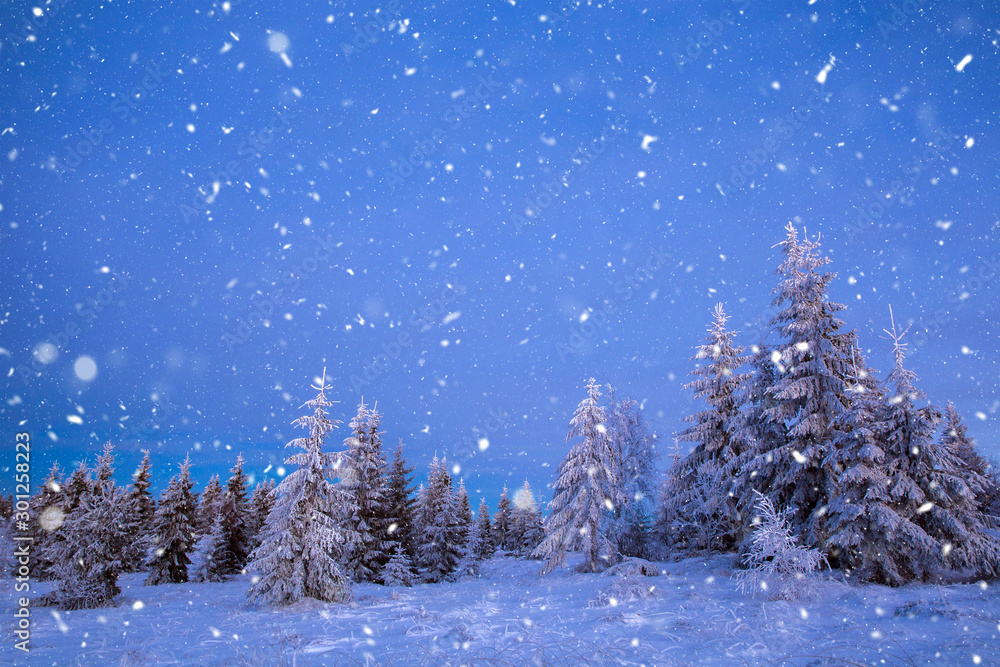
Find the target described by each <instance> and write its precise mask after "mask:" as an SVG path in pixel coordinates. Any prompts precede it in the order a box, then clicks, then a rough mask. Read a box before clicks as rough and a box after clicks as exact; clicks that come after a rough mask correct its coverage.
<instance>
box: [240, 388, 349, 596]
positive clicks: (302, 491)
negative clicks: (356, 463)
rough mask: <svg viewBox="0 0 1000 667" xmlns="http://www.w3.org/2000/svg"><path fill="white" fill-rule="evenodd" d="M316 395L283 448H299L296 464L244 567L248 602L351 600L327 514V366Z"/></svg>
mask: <svg viewBox="0 0 1000 667" xmlns="http://www.w3.org/2000/svg"><path fill="white" fill-rule="evenodd" d="M314 388H315V389H316V390H317V392H318V393H317V395H316V398H314V399H312V400H310V401H307V402H306V404H305V407H308V408H309V409H310V410H311V414H307V415H304V416H302V417H299V418H298V419H296V420H295V422H294V423H295V424H296V425H297V426H300V427H302V428H305V429H306V430H307V432H308V433H309V435H308V436H307V437H303V438H296V439H295V440H292V441H291V442H289V443H288V444H287V445H286V446H287V447H298V448H300V449H302V450H303V451H302V452H300V453H296V454H293V455H292V456H290V457H289V458H288V459H287V460H286V462H285V463H286V464H287V465H294V466H298V468H297V469H296V470H295V471H294V472H292V473H291V474H289V475H288V476H286V477H285V478H284V479H283V480H282V481H281V484H279V485H278V488H277V489H276V490H275V492H276V500H275V505H274V508H273V509H272V510H271V512H270V514H269V515H268V517H267V522H266V524H265V525H264V530H263V535H262V538H261V543H260V546H258V547H257V548H256V549H255V550H254V552H253V554H252V555H251V559H250V564H249V565H248V567H247V569H248V570H249V571H250V572H252V573H253V575H254V583H253V584H252V585H251V587H250V589H249V591H248V592H247V596H248V598H249V599H250V600H251V601H263V602H268V603H272V604H290V603H292V602H296V601H298V600H300V599H302V598H303V597H311V598H316V599H318V600H323V601H327V602H342V601H346V600H348V599H350V597H351V591H350V581H349V580H348V578H347V577H346V576H344V574H343V572H342V571H341V568H340V564H339V562H338V561H339V560H340V557H341V555H342V548H343V538H342V536H341V531H340V529H339V527H338V526H337V524H336V523H335V522H334V520H333V518H332V517H331V512H332V511H333V508H332V506H331V497H332V493H333V484H332V483H331V480H330V476H331V474H332V468H333V464H334V460H335V458H334V457H332V456H331V455H330V454H327V453H325V452H324V451H323V444H324V443H325V441H326V437H327V435H328V434H329V433H330V431H331V430H332V429H333V427H334V424H335V422H334V421H331V420H330V419H329V418H328V417H327V414H326V413H327V408H329V406H330V405H331V403H330V401H329V400H328V399H327V397H326V391H327V385H326V371H325V370H324V372H323V378H322V379H321V381H320V384H319V386H318V387H314Z"/></svg>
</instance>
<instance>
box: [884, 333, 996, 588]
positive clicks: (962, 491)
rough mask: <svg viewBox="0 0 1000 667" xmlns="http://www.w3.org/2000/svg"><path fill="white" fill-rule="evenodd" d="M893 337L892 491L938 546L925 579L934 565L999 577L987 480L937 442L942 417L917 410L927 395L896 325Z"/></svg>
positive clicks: (927, 562) (889, 432)
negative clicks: (986, 506)
mask: <svg viewBox="0 0 1000 667" xmlns="http://www.w3.org/2000/svg"><path fill="white" fill-rule="evenodd" d="M904 333H905V332H904ZM890 335H891V336H892V339H893V344H894V345H893V353H894V356H895V360H896V364H895V367H894V368H893V371H892V373H890V375H889V382H890V383H891V384H892V385H893V386H894V389H895V394H894V395H893V396H892V398H891V399H890V400H889V405H888V408H887V412H888V415H887V418H886V420H885V422H884V424H883V425H884V428H885V433H886V443H887V447H888V451H889V452H890V456H891V457H892V459H891V461H890V476H891V477H890V479H891V482H890V484H891V486H890V488H891V489H892V491H893V494H894V495H898V496H899V497H900V499H901V500H903V501H904V502H905V505H904V508H905V511H907V512H911V511H912V512H913V514H911V515H910V516H912V520H913V522H914V523H915V524H917V525H918V526H920V527H921V528H922V529H923V530H924V532H925V533H926V534H927V535H928V537H930V538H931V540H933V541H934V542H935V543H936V546H937V553H933V554H932V553H926V554H925V561H924V566H925V567H924V576H926V574H927V573H928V572H929V571H931V570H932V565H933V564H934V563H943V564H944V565H946V566H947V567H950V568H951V569H954V570H971V571H972V572H974V573H976V574H977V575H979V576H984V577H991V578H992V577H996V576H997V575H998V574H1000V540H998V539H997V538H996V536H994V535H992V534H989V533H988V532H987V530H986V528H987V527H986V521H985V517H984V516H983V513H982V507H981V505H980V504H979V501H978V497H977V494H978V492H980V491H981V490H983V489H984V488H985V487H986V484H987V482H986V479H985V478H984V477H983V476H982V475H979V474H977V473H976V472H975V471H974V470H972V469H971V468H970V467H969V466H968V464H967V463H966V461H965V460H964V459H963V458H962V456H961V455H960V453H958V452H957V451H955V450H953V449H951V447H950V444H951V443H950V442H948V441H945V444H944V445H942V444H939V443H937V442H935V440H934V433H935V430H936V427H937V425H938V424H939V422H940V419H941V413H940V411H939V410H938V409H937V408H935V407H933V406H926V407H922V408H918V407H916V405H915V402H916V401H917V400H918V399H920V398H921V397H922V394H921V393H920V392H919V391H918V390H917V389H916V387H915V384H914V383H915V381H916V374H915V373H913V371H910V370H908V369H906V368H905V367H904V366H903V361H904V359H905V356H906V345H905V344H904V343H902V342H901V338H902V334H900V335H896V332H895V324H893V331H892V332H891V334H890ZM907 477H908V478H909V479H906V478H907ZM911 480H912V482H913V484H912V485H911V484H910V483H909V482H910V481H911ZM923 543H924V542H922V544H923ZM915 550H916V549H915Z"/></svg>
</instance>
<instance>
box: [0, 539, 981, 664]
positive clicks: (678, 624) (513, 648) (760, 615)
mask: <svg viewBox="0 0 1000 667" xmlns="http://www.w3.org/2000/svg"><path fill="white" fill-rule="evenodd" d="M571 562H572V560H571ZM731 563H732V560H731V558H729V557H713V558H709V559H697V558H691V559H687V560H684V561H681V562H678V563H660V564H659V567H660V569H661V573H662V574H661V575H660V576H656V577H648V576H639V575H632V576H624V577H622V576H608V575H607V574H603V575H584V574H575V573H572V572H570V571H567V570H561V571H557V572H555V573H553V574H551V575H547V576H544V577H540V576H539V575H538V574H537V572H538V568H539V563H537V562H528V561H522V560H514V559H509V558H498V559H495V560H493V561H490V562H488V563H485V564H484V567H483V572H482V576H481V577H480V578H478V579H465V580H462V581H459V582H457V583H453V584H443V585H441V584H433V585H420V586H416V587H414V588H386V587H383V586H377V585H374V584H368V585H357V586H355V589H354V593H355V599H354V603H353V604H351V605H335V604H324V603H319V602H312V601H309V602H304V603H301V604H297V605H293V606H291V607H286V608H277V609H275V608H266V607H264V608H262V607H255V606H250V605H248V604H247V603H246V600H245V593H246V589H247V587H248V586H249V581H248V580H246V579H239V580H236V581H231V582H227V583H221V584H176V585H164V586H156V587H149V586H144V585H142V579H143V575H127V576H125V577H123V578H122V580H121V584H122V589H123V593H122V596H121V598H120V602H119V604H118V605H117V606H116V607H113V608H107V609H99V610H87V611H74V612H57V613H54V612H53V610H51V609H37V608H36V609H34V614H35V616H34V620H35V625H34V633H33V637H32V642H33V649H32V652H31V654H30V655H29V656H28V660H27V661H26V660H25V656H24V654H22V653H20V652H17V651H13V653H14V654H15V655H14V656H13V658H14V660H13V661H14V663H15V664H30V665H262V666H264V665H275V666H277V665H298V666H303V667H305V666H313V665H526V664H539V665H758V664H760V665H817V666H818V665H855V664H866V665H923V664H937V665H976V664H981V665H1000V627H998V624H1000V595H998V591H997V590H996V589H995V587H986V586H984V585H982V584H954V585H947V586H928V585H909V586H905V587H902V588H897V589H892V588H887V587H882V586H872V585H868V586H863V587H857V586H853V585H847V584H845V583H844V582H842V581H837V580H831V579H823V580H821V581H820V582H819V583H818V585H817V587H816V594H815V595H814V596H813V597H812V599H806V600H799V601H796V602H784V601H763V600H761V599H757V600H754V599H751V598H749V597H748V596H746V595H743V594H741V593H740V592H739V591H738V590H737V589H736V584H735V582H734V581H733V580H731V579H730V575H731V574H732V570H731V567H730V566H731ZM48 586H49V585H48V584H44V585H38V586H36V587H35V590H34V591H33V594H34V595H36V596H37V595H38V594H40V593H41V592H44V591H46V590H48ZM4 588H5V589H6V590H7V591H8V594H7V596H6V598H5V600H4V604H5V606H6V608H7V609H6V613H7V617H8V618H12V615H11V614H12V612H13V609H14V601H13V597H12V596H13V593H12V592H10V591H11V589H12V588H13V587H12V586H5V587H4ZM57 614H58V615H57ZM4 655H7V656H10V655H12V649H11V648H10V643H7V645H6V646H5V647H4V648H3V650H2V651H0V663H2V664H10V661H9V660H8V658H5V657H3V656H4Z"/></svg>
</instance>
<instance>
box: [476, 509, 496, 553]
mask: <svg viewBox="0 0 1000 667" xmlns="http://www.w3.org/2000/svg"><path fill="white" fill-rule="evenodd" d="M476 532H477V533H478V535H479V542H478V543H477V544H476V547H477V548H478V551H476V558H477V559H478V560H481V561H483V560H489V559H491V558H493V552H494V551H496V544H495V543H494V542H493V540H494V536H495V534H494V532H493V525H492V523H491V522H490V508H489V507H488V506H487V505H486V499H485V498H483V499H482V500H481V501H480V502H479V511H478V512H477V513H476Z"/></svg>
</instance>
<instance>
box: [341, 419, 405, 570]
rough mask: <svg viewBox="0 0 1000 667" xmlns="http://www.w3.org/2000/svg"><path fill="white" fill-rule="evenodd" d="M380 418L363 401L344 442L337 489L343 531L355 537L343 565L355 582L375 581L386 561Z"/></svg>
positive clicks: (385, 487) (385, 481)
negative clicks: (344, 449)
mask: <svg viewBox="0 0 1000 667" xmlns="http://www.w3.org/2000/svg"><path fill="white" fill-rule="evenodd" d="M380 423H381V415H379V413H378V410H377V409H368V408H367V407H365V404H364V401H362V402H361V404H360V405H359V406H358V413H357V415H356V416H355V417H354V419H353V420H352V421H351V423H350V427H351V431H352V434H351V436H350V437H348V438H347V439H346V440H345V444H346V445H347V450H346V451H345V452H344V453H343V455H342V460H343V466H342V467H341V472H340V476H341V481H340V484H339V490H340V491H341V492H342V493H343V494H344V502H343V503H342V504H341V510H342V511H343V512H344V515H345V520H346V525H345V528H347V529H348V530H350V531H352V532H353V533H356V534H357V538H356V539H355V540H352V545H351V548H350V549H349V550H348V552H347V554H346V560H345V563H344V566H345V570H346V572H347V573H348V575H349V576H350V577H351V578H352V579H354V580H355V581H359V582H361V581H379V571H380V570H381V569H382V567H383V566H384V565H385V563H386V562H388V560H389V551H390V550H391V548H392V545H391V544H389V540H388V536H389V526H390V525H391V523H392V521H391V517H390V514H391V508H390V504H389V503H390V500H389V489H388V485H389V482H388V478H387V477H386V474H385V466H386V463H385V457H384V456H383V455H382V438H381V436H382V434H381V433H380V432H379V430H378V427H379V425H380Z"/></svg>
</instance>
